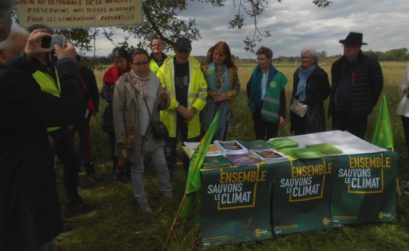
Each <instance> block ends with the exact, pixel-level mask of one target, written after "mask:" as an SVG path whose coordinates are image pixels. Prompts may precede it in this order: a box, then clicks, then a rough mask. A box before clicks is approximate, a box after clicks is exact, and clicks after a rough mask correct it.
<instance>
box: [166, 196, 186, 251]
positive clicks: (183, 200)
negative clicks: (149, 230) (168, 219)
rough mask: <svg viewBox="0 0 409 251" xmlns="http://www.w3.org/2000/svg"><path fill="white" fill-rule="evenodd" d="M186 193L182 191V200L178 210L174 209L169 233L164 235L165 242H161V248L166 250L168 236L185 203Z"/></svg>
mask: <svg viewBox="0 0 409 251" xmlns="http://www.w3.org/2000/svg"><path fill="white" fill-rule="evenodd" d="M186 195H187V193H186V192H184V193H183V197H182V200H181V201H180V203H179V207H178V210H177V211H176V214H175V217H174V218H173V222H172V225H171V226H170V230H169V233H168V235H167V236H166V240H165V243H164V244H163V247H164V249H163V250H167V245H168V242H169V240H170V237H171V235H172V232H173V229H174V228H175V225H176V221H177V218H178V215H179V213H180V210H182V207H183V204H184V203H185V200H186Z"/></svg>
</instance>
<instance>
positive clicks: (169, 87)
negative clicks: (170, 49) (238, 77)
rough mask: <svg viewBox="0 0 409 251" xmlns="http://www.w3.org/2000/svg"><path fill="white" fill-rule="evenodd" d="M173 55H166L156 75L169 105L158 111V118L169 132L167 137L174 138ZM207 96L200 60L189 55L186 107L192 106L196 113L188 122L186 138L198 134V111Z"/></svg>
mask: <svg viewBox="0 0 409 251" xmlns="http://www.w3.org/2000/svg"><path fill="white" fill-rule="evenodd" d="M173 60H174V57H168V58H167V59H166V60H165V62H164V63H163V65H162V66H161V67H160V68H159V70H158V72H157V76H158V78H159V80H160V82H161V84H162V87H163V89H165V90H166V91H168V93H169V97H170V105H169V107H168V108H167V109H166V110H163V111H161V112H160V119H161V121H162V122H163V123H164V124H165V126H166V128H167V129H168V132H169V137H171V138H176V121H177V116H176V115H177V114H176V113H177V112H176V111H175V109H176V106H177V105H178V102H177V100H176V91H175V70H174V63H173ZM206 98H207V82H206V80H205V78H204V76H203V72H202V70H201V69H200V62H199V61H198V60H197V59H196V58H194V57H189V87H188V98H187V108H188V109H191V108H192V107H194V108H195V109H196V111H197V113H196V114H195V115H194V116H193V118H192V119H191V120H190V121H189V122H188V125H187V129H188V133H187V138H188V139H190V138H194V137H197V136H199V135H200V116H199V112H200V111H201V110H202V109H203V108H204V106H205V105H206Z"/></svg>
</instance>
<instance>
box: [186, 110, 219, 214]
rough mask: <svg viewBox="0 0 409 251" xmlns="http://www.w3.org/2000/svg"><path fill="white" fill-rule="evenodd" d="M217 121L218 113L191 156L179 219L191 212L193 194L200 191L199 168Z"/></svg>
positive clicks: (215, 129)
mask: <svg viewBox="0 0 409 251" xmlns="http://www.w3.org/2000/svg"><path fill="white" fill-rule="evenodd" d="M219 120H220V112H217V113H216V115H215V116H214V118H213V121H212V123H211V124H210V127H209V129H208V130H207V132H206V134H205V135H204V136H203V138H202V140H201V141H200V144H199V146H198V147H197V148H196V150H195V151H194V153H193V155H192V158H191V159H190V164H189V172H188V175H187V180H186V187H185V196H186V198H185V201H184V203H183V207H182V209H181V211H180V213H179V216H180V217H187V216H189V215H190V214H191V212H192V207H193V205H194V202H193V200H194V197H195V193H196V192H198V191H199V190H200V187H201V185H202V182H201V179H200V168H201V166H202V164H203V160H204V158H205V156H206V152H207V148H208V147H209V145H210V143H211V141H212V139H213V136H214V134H215V132H216V131H217V127H218V125H219Z"/></svg>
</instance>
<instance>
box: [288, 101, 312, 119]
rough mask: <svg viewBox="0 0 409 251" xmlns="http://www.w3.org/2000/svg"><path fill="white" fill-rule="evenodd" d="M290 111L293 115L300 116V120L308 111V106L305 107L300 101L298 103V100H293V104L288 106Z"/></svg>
mask: <svg viewBox="0 0 409 251" xmlns="http://www.w3.org/2000/svg"><path fill="white" fill-rule="evenodd" d="M290 111H292V112H293V113H295V114H297V115H298V116H300V117H301V118H303V117H304V115H305V114H306V113H307V111H308V105H306V104H304V103H302V102H301V101H299V100H298V99H296V98H294V99H293V102H291V105H290Z"/></svg>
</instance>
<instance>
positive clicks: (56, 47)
mask: <svg viewBox="0 0 409 251" xmlns="http://www.w3.org/2000/svg"><path fill="white" fill-rule="evenodd" d="M53 51H54V54H55V56H56V58H57V59H62V58H71V59H75V57H76V55H77V53H76V51H75V48H74V46H73V45H72V44H70V43H66V42H65V37H64V36H63V35H58V34H54V35H52V34H50V33H49V32H48V31H47V30H45V29H36V30H34V31H33V32H31V33H30V35H29V37H28V40H27V44H26V47H25V48H24V53H25V55H26V58H27V59H31V58H33V57H36V56H38V55H40V54H43V53H50V52H53Z"/></svg>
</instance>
